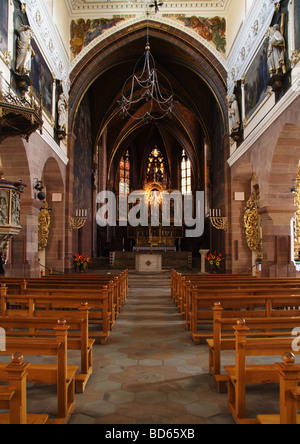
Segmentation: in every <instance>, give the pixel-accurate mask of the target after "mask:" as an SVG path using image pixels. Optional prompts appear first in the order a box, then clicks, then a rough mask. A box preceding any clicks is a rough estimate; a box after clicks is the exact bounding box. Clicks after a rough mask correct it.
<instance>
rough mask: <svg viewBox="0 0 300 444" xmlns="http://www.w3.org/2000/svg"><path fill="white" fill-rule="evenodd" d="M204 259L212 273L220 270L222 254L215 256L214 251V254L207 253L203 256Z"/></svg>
mask: <svg viewBox="0 0 300 444" xmlns="http://www.w3.org/2000/svg"><path fill="white" fill-rule="evenodd" d="M205 258H206V259H207V261H208V264H209V266H210V268H211V270H213V271H219V270H220V269H221V265H222V261H223V256H222V254H221V253H220V254H217V252H216V251H215V252H214V253H209V254H207V255H206V256H205Z"/></svg>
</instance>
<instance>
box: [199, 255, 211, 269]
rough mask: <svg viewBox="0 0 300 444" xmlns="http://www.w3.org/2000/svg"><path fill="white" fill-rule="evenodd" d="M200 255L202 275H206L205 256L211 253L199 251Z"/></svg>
mask: <svg viewBox="0 0 300 444" xmlns="http://www.w3.org/2000/svg"><path fill="white" fill-rule="evenodd" d="M199 253H200V254H201V273H205V272H206V268H205V256H206V255H207V254H208V253H209V250H199Z"/></svg>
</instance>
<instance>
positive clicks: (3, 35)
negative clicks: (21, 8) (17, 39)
mask: <svg viewBox="0 0 300 444" xmlns="http://www.w3.org/2000/svg"><path fill="white" fill-rule="evenodd" d="M7 39H8V0H0V50H1V51H2V52H3V53H5V51H7Z"/></svg>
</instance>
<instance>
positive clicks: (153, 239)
mask: <svg viewBox="0 0 300 444" xmlns="http://www.w3.org/2000/svg"><path fill="white" fill-rule="evenodd" d="M164 191H167V192H168V193H172V192H173V191H175V190H168V189H167V185H166V182H163V183H160V182H156V181H153V182H147V181H145V184H144V188H143V192H144V193H145V194H146V196H147V198H148V200H149V224H148V227H128V231H127V235H128V238H129V239H134V241H135V245H136V247H137V248H141V247H149V248H153V247H154V248H155V247H160V248H162V249H164V248H166V249H167V248H168V249H175V245H176V241H177V240H178V239H183V237H184V229H183V227H176V226H175V224H174V202H173V201H172V200H171V211H170V213H171V218H170V226H169V227H166V226H163V225H162V220H161V215H162V193H163V192H164ZM153 193H157V199H159V214H160V221H159V226H152V225H151V205H152V204H153V200H152V195H153Z"/></svg>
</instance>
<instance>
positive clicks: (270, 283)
mask: <svg viewBox="0 0 300 444" xmlns="http://www.w3.org/2000/svg"><path fill="white" fill-rule="evenodd" d="M172 278H173V281H172V294H173V297H174V301H175V303H176V305H177V306H178V309H179V311H180V313H181V314H182V316H183V317H184V319H185V321H186V324H187V326H188V328H189V327H190V321H191V319H190V313H191V311H192V297H191V289H192V288H193V289H196V288H197V290H198V293H199V294H203V293H205V294H211V293H212V291H214V292H216V291H219V292H222V291H223V290H224V289H227V290H229V289H230V290H238V289H239V290H243V289H244V290H247V289H249V290H250V289H253V291H254V290H257V291H258V290H268V289H271V288H272V289H273V288H277V289H282V288H284V289H295V290H298V289H300V279H298V278H275V279H271V278H263V279H262V278H260V279H257V278H254V277H252V276H229V275H220V276H219V275H217V276H213V277H212V276H208V277H207V276H206V275H205V276H203V275H191V274H190V275H188V274H186V275H182V274H180V273H177V272H175V271H174V270H173V272H172Z"/></svg>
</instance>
